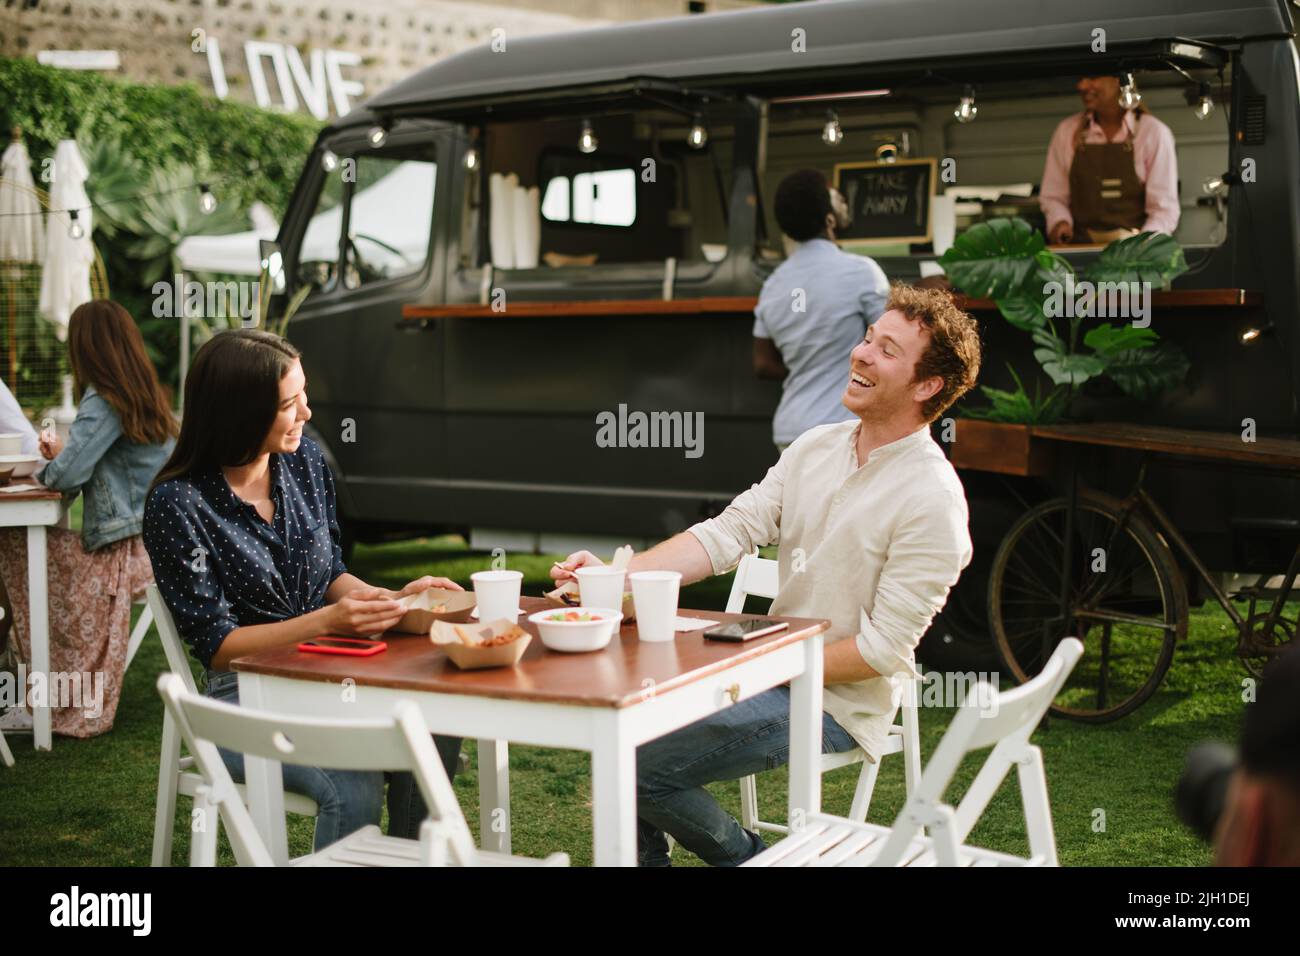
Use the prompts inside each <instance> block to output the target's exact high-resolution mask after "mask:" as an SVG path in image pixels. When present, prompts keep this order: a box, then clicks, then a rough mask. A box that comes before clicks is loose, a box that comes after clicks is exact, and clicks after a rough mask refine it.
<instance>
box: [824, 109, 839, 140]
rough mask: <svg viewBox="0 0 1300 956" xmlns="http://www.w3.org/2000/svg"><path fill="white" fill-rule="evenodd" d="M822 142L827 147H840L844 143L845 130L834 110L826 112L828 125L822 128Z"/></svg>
mask: <svg viewBox="0 0 1300 956" xmlns="http://www.w3.org/2000/svg"><path fill="white" fill-rule="evenodd" d="M822 142H823V143H825V144H826V145H827V146H838V145H840V143H842V142H844V130H843V128H842V127H841V126H840V118H839V116H838V115H836V113H835V111H834V110H827V111H826V125H825V126H823V127H822Z"/></svg>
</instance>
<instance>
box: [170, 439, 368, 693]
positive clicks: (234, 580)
mask: <svg viewBox="0 0 1300 956" xmlns="http://www.w3.org/2000/svg"><path fill="white" fill-rule="evenodd" d="M270 471H271V497H272V499H273V500H274V501H275V519H274V522H273V523H272V524H267V522H266V521H265V520H264V519H263V518H262V517H261V515H259V514H258V513H257V509H256V508H255V507H254V506H253V505H251V504H249V503H248V502H246V501H242V500H241V499H240V498H239V497H238V496H236V495H235V493H234V492H233V491H232V490H231V489H230V485H229V484H228V483H227V481H226V478H225V475H223V474H222V472H221V470H220V469H219V468H218V469H213V470H212V471H210V472H206V473H195V474H191V475H188V476H186V477H184V478H174V479H172V480H170V481H166V482H163V483H162V484H160V485H159V486H158V487H156V488H154V490H153V491H152V492H150V494H149V497H148V499H147V500H146V502H145V507H144V545H145V548H146V550H148V552H149V560H150V562H151V563H152V564H153V573H154V580H155V581H156V582H157V584H158V588H159V590H160V591H161V592H162V596H163V600H164V601H165V602H166V604H167V607H168V609H169V610H170V611H171V613H172V617H174V618H175V619H176V628H177V630H178V631H179V632H180V635H181V637H182V638H183V639H184V640H185V642H186V643H187V644H189V645H190V648H191V649H192V650H193V651H194V655H195V657H197V658H198V659H199V661H200V662H201V663H202V664H203V666H204V667H209V666H210V664H211V661H212V655H213V654H215V653H216V651H217V648H218V647H220V646H221V642H222V641H224V640H225V639H226V635H227V634H229V633H230V632H231V631H233V630H234V629H235V628H237V627H243V626H246V625H251V624H267V623H271V622H274V621H283V620H287V619H288V618H291V617H298V616H299V615H302V614H306V613H308V612H309V611H314V610H316V609H317V608H320V607H323V606H324V605H325V592H326V591H327V590H328V589H329V586H330V583H331V582H332V581H333V580H334V579H335V578H337V577H338V576H339V575H340V574H344V573H345V572H346V571H347V567H346V566H344V564H343V552H342V549H341V548H340V546H339V525H338V518H337V516H336V514H335V504H334V501H335V498H334V478H333V476H332V475H331V474H330V470H329V466H328V465H326V464H325V458H324V456H323V455H322V454H321V450H320V446H319V445H317V444H316V443H315V442H313V441H312V440H311V439H310V438H307V437H306V436H304V437H303V439H302V442H301V444H300V445H299V446H298V450H297V451H295V452H294V453H293V454H272V455H271V458H270Z"/></svg>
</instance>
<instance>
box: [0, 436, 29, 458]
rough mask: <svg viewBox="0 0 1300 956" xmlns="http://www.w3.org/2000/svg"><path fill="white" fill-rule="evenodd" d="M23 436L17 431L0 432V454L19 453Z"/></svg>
mask: <svg viewBox="0 0 1300 956" xmlns="http://www.w3.org/2000/svg"><path fill="white" fill-rule="evenodd" d="M22 453H23V436H22V435H21V434H20V433H19V432H3V433H0V455H21V454H22Z"/></svg>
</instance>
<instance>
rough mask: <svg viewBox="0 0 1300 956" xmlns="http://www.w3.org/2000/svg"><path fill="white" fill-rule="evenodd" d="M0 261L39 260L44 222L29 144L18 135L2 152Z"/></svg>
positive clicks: (43, 240)
mask: <svg viewBox="0 0 1300 956" xmlns="http://www.w3.org/2000/svg"><path fill="white" fill-rule="evenodd" d="M0 217H3V222H0V225H2V226H3V228H0V262H40V261H41V257H42V256H43V255H44V253H45V224H44V223H43V222H42V221H41V203H40V200H39V199H38V198H37V195H36V183H35V182H34V181H33V180H32V160H31V157H30V156H28V155H27V147H26V146H24V145H23V143H22V140H20V139H17V138H15V139H14V141H13V142H12V143H10V144H9V147H8V148H7V149H6V150H5V151H4V155H3V156H0Z"/></svg>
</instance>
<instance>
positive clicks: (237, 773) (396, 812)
mask: <svg viewBox="0 0 1300 956" xmlns="http://www.w3.org/2000/svg"><path fill="white" fill-rule="evenodd" d="M208 696H209V697H211V698H213V699H214V700H221V701H225V702H226V703H229V704H238V703H239V684H238V675H236V674H235V673H234V672H233V671H225V672H218V673H214V672H209V676H208ZM433 742H434V746H436V747H437V748H438V756H440V757H441V758H442V765H443V767H444V768H445V769H446V771H447V778H448V779H451V778H453V777H455V775H456V762H457V760H458V759H459V757H460V738H459V737H441V736H438V735H434V738H433ZM217 749H218V750H219V751H220V753H221V759H222V760H223V761H225V764H226V769H227V770H229V771H230V776H231V777H233V778H234V780H235V782H236V783H243V782H244V755H243V754H241V753H236V752H234V751H232V750H227V749H225V748H224V747H218V748H217ZM282 767H283V772H284V789H285V791H286V792H289V793H300V794H302V795H303V796H307V797H311V798H312V799H313V800H315V801H316V806H317V808H318V809H317V814H316V839H315V842H314V844H313V849H315V850H321V849H323V848H325V847H327V846H329V845H330V844H331V843H333V842H335V841H336V840H341V839H342V838H343V837H345V836H347V835H348V834H349V833H353V832H355V831H357V830H360V829H361V828H362V827H364V826H368V825H370V824H372V823H373V824H376V825H378V823H379V820H380V814H381V812H382V811H383V808H384V780H385V778H387V780H388V834H389V836H397V837H406V838H408V839H412V840H414V839H417V838H418V837H419V835H420V824H421V823H422V822H424V819H425V817H427V816H428V815H429V811H428V809H427V808H426V807H425V805H424V799H423V798H422V797H421V796H420V788H419V787H418V786H417V785H416V783H415V778H414V777H413V776H411V774H410V773H409V772H406V771H401V772H392V773H384V772H381V771H368V770H322V769H321V768H320V767H300V766H297V765H296V764H283V765H282Z"/></svg>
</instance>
